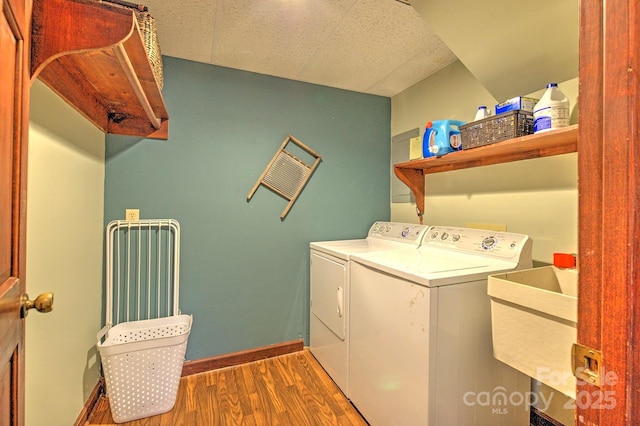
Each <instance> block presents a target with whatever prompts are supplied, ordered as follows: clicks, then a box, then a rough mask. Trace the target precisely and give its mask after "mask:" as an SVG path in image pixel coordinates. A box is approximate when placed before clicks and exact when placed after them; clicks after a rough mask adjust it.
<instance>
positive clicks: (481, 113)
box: [473, 105, 491, 121]
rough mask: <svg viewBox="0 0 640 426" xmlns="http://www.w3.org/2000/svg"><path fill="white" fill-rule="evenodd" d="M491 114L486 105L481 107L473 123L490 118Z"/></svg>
mask: <svg viewBox="0 0 640 426" xmlns="http://www.w3.org/2000/svg"><path fill="white" fill-rule="evenodd" d="M490 115H491V114H490V113H489V110H488V109H487V106H486V105H480V106H479V107H478V112H476V116H475V118H474V119H473V121H478V120H482V119H483V118H488V117H489V116H490Z"/></svg>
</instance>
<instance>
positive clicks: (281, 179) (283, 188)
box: [247, 135, 322, 220]
mask: <svg viewBox="0 0 640 426" xmlns="http://www.w3.org/2000/svg"><path fill="white" fill-rule="evenodd" d="M289 143H293V144H295V145H297V146H298V147H300V148H301V149H302V150H304V151H306V152H307V153H308V154H309V155H311V156H312V157H314V161H313V163H312V164H310V165H309V164H306V163H305V162H304V161H302V160H300V159H299V158H296V157H295V156H294V155H293V154H292V153H291V152H289V151H287V150H286V147H287V145H288V144H289ZM320 161H322V157H321V156H320V155H319V154H318V153H316V152H315V151H314V150H312V149H311V148H309V147H308V146H306V145H305V144H303V143H302V142H300V141H299V140H298V139H296V138H294V137H293V136H291V135H289V136H287V138H286V139H285V140H284V142H282V145H280V148H279V149H278V151H277V152H276V154H275V155H274V156H273V158H272V159H271V162H270V163H269V164H268V165H267V167H266V168H265V169H264V172H262V175H261V176H260V178H259V179H258V181H257V182H256V184H255V185H254V186H253V188H251V191H250V192H249V195H247V201H249V200H251V197H253V194H255V192H256V191H257V189H258V187H259V186H260V184H262V185H264V186H266V187H267V188H269V189H271V190H272V191H274V192H275V193H276V194H278V195H280V196H281V197H283V198H285V199H286V200H288V201H289V203H288V204H287V206H286V207H285V209H284V210H283V211H282V214H281V215H280V219H282V220H284V218H285V217H286V216H287V214H288V213H289V210H290V209H291V206H292V205H293V203H295V201H296V199H297V198H298V196H299V195H300V192H302V188H304V186H305V185H306V184H307V181H308V180H309V178H310V177H311V174H312V173H313V171H314V170H315V169H316V168H317V167H318V164H320Z"/></svg>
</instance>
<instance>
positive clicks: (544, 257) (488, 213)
mask: <svg viewBox="0 0 640 426" xmlns="http://www.w3.org/2000/svg"><path fill="white" fill-rule="evenodd" d="M559 88H560V89H561V90H562V91H563V92H564V94H565V95H567V97H568V98H569V100H570V102H571V109H572V111H573V112H572V120H571V124H575V123H577V108H576V105H577V96H578V79H577V78H575V79H572V80H569V81H566V82H559ZM543 92H544V88H541V90H540V91H537V92H534V93H530V94H518V93H515V94H513V96H520V95H521V96H531V97H535V98H539V97H540V96H542V93H543ZM504 100H505V99H501V100H500V101H504ZM496 103H498V102H497V101H496V99H494V98H493V97H492V96H491V94H489V92H488V91H487V90H486V89H485V88H484V87H483V86H482V85H481V84H480V83H479V82H478V81H477V80H476V79H475V77H474V76H473V75H472V74H471V73H470V72H469V71H468V70H467V69H466V68H465V67H464V65H463V64H462V63H460V62H456V63H453V64H452V65H450V66H448V67H447V68H444V69H443V70H441V71H439V72H438V73H436V74H434V75H433V76H431V77H429V78H427V79H425V80H423V81H421V82H420V83H418V84H416V85H414V86H412V87H410V88H408V89H407V90H405V91H404V92H402V93H400V94H398V95H396V96H394V97H393V98H392V99H391V131H392V133H391V134H392V135H398V134H401V133H403V132H406V131H409V130H412V129H415V128H416V127H419V128H420V136H421V137H422V135H423V133H424V125H425V123H426V122H427V121H429V120H443V119H458V120H462V121H467V122H469V121H472V120H473V118H474V115H475V112H476V110H477V108H478V106H479V105H487V106H490V107H491V108H492V109H493V107H494V106H495V104H496ZM577 180H578V179H577V154H575V153H573V154H565V155H560V156H556V157H549V158H541V159H532V160H525V161H519V162H514V163H506V164H498V165H492V166H483V167H477V168H473V169H467V170H457V171H451V172H444V173H437V174H429V175H426V176H425V215H424V223H425V224H427V225H452V226H467V225H468V224H470V223H484V224H498V225H506V226H507V230H508V231H511V232H518V233H523V234H527V235H529V236H531V238H532V239H533V259H534V260H535V261H538V262H545V263H551V262H552V261H553V253H554V252H565V253H576V252H577V250H578V190H577V183H578V181H577ZM391 220H394V221H401V222H410V223H417V221H418V218H417V216H416V210H415V203H392V205H391ZM535 383H536V382H535V381H533V385H534V386H533V391H534V392H536V393H537V392H540V393H541V394H542V395H543V396H544V398H546V399H547V400H548V399H549V398H550V396H551V397H552V398H551V404H550V406H549V407H548V408H547V409H546V410H545V411H546V413H547V414H548V415H550V416H551V417H553V418H555V419H556V420H559V421H561V422H562V423H564V424H573V410H572V409H571V408H566V407H565V404H567V406H568V407H571V400H570V399H569V398H567V397H565V396H564V395H562V394H560V393H559V392H555V391H553V390H552V389H550V388H547V387H545V386H536V385H535ZM537 408H540V409H542V408H543V407H542V406H538V407H537Z"/></svg>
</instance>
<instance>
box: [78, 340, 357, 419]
mask: <svg viewBox="0 0 640 426" xmlns="http://www.w3.org/2000/svg"><path fill="white" fill-rule="evenodd" d="M88 424H89V425H116V423H114V422H113V419H112V417H111V411H110V409H109V401H108V400H107V399H106V398H105V397H102V398H100V400H99V401H98V403H97V404H96V407H95V409H94V411H93V414H92V415H91V417H90V420H89V423H88ZM120 424H121V425H128V426H178V425H184V426H191V425H196V426H209V425H212V426H213V425H256V426H260V425H265V426H275V425H283V426H285V425H296V426H298V425H323V426H324V425H345V426H347V425H367V423H366V421H365V420H364V419H363V418H362V417H361V416H360V414H359V413H358V412H357V411H356V409H355V408H354V407H353V406H352V405H351V404H350V403H349V401H348V400H347V399H346V398H345V396H344V395H343V394H342V392H340V389H339V388H338V387H337V386H336V384H335V383H334V382H333V381H332V380H331V379H330V378H329V376H328V375H327V373H326V372H325V371H324V370H323V369H322V367H321V366H320V364H318V362H317V361H316V359H315V358H314V357H313V355H312V354H311V353H310V352H309V351H308V350H306V349H305V350H303V351H300V352H295V353H292V354H289V355H282V356H278V357H274V358H269V359H266V360H262V361H255V362H251V363H247V364H243V365H240V366H235V367H228V368H222V369H219V370H214V371H210V372H206V373H201V374H196V375H193V376H187V377H183V378H182V379H181V380H180V387H179V389H178V396H177V400H176V405H175V407H174V408H173V410H171V411H169V412H168V413H165V414H161V415H158V416H153V417H148V418H146V419H140V420H136V421H132V422H129V423H120Z"/></svg>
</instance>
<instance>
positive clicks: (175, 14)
mask: <svg viewBox="0 0 640 426" xmlns="http://www.w3.org/2000/svg"><path fill="white" fill-rule="evenodd" d="M218 1H219V0H218ZM218 1H216V0H191V1H189V2H176V1H168V0H145V1H144V4H145V5H146V6H147V7H148V8H149V12H150V13H151V14H152V15H153V17H154V18H155V21H156V26H157V29H158V40H159V42H160V50H161V52H162V54H163V55H167V56H173V57H176V58H181V59H188V60H192V61H198V62H205V63H207V62H210V61H211V48H212V45H213V31H214V21H215V11H216V3H218Z"/></svg>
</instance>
